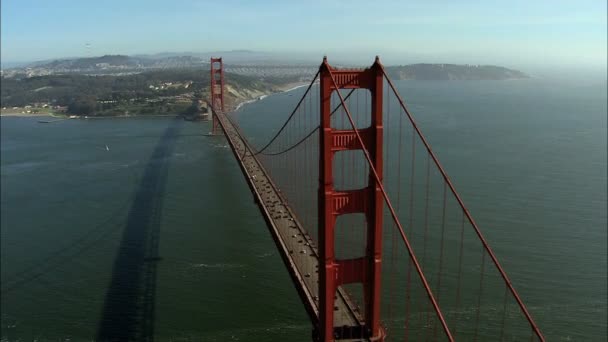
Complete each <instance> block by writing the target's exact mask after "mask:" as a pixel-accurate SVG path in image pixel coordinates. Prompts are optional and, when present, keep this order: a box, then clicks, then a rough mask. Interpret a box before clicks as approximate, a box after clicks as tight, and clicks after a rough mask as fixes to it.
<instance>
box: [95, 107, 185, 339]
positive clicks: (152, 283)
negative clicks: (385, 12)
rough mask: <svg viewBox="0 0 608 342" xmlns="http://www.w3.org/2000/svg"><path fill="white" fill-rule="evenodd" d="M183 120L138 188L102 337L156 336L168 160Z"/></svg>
mask: <svg viewBox="0 0 608 342" xmlns="http://www.w3.org/2000/svg"><path fill="white" fill-rule="evenodd" d="M182 122H183V121H182V120H181V119H179V118H178V119H174V120H173V121H171V122H170V124H169V127H168V128H167V129H166V130H165V132H164V134H163V135H162V137H161V138H160V140H159V141H158V143H157V144H156V147H155V148H154V151H153V153H152V156H151V158H150V160H149V161H148V163H147V165H146V167H145V169H144V173H143V176H142V179H141V182H140V184H139V186H138V188H137V190H136V193H135V196H134V199H133V203H132V205H131V209H130V210H129V214H128V217H127V220H126V224H125V227H124V231H123V235H122V240H121V242H120V246H119V247H118V252H117V254H116V258H115V260H114V266H113V270H112V278H111V281H110V284H109V287H108V290H107V292H106V295H105V302H104V306H103V311H102V315H101V319H100V322H99V326H98V330H97V340H98V341H153V340H154V314H155V299H156V298H155V297H156V269H157V265H158V262H159V261H160V260H161V258H160V256H159V255H158V253H159V249H158V247H159V234H160V223H161V211H162V205H163V197H164V194H165V185H166V182H167V173H168V167H169V160H170V157H171V154H172V151H173V149H174V145H175V141H176V140H177V137H178V134H177V133H178V132H179V130H180V127H181V125H182Z"/></svg>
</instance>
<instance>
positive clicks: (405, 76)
mask: <svg viewBox="0 0 608 342" xmlns="http://www.w3.org/2000/svg"><path fill="white" fill-rule="evenodd" d="M386 71H387V73H388V74H389V76H390V77H391V78H393V79H397V80H507V79H519V78H528V77H529V76H528V75H526V74H525V73H523V72H521V71H519V70H513V69H508V68H504V67H500V66H495V65H458V64H411V65H404V66H391V67H386Z"/></svg>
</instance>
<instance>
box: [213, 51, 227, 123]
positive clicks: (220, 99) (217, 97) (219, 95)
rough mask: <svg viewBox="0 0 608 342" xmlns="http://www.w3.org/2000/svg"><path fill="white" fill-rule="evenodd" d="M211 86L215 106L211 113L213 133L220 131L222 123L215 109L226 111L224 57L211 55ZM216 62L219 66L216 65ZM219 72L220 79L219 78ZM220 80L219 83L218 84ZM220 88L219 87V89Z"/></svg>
mask: <svg viewBox="0 0 608 342" xmlns="http://www.w3.org/2000/svg"><path fill="white" fill-rule="evenodd" d="M210 64H211V88H210V91H209V95H210V101H209V102H210V103H211V106H212V107H213V111H212V114H211V121H212V125H211V133H213V134H217V133H219V131H220V129H221V128H220V125H219V122H218V120H217V117H216V115H215V114H214V111H222V112H224V62H223V61H222V58H221V57H220V58H213V57H211V61H210ZM216 64H218V66H217V67H216ZM218 74H219V80H218V79H217V77H218ZM218 81H219V84H218ZM218 88H219V89H218Z"/></svg>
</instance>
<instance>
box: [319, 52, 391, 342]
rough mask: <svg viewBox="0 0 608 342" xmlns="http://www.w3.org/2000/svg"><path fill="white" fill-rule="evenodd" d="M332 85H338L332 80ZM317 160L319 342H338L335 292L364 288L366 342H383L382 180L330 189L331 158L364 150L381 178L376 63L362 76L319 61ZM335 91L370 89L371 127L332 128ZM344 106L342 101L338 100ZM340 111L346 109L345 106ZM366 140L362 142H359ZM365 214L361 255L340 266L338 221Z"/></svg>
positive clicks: (379, 87) (378, 70)
mask: <svg viewBox="0 0 608 342" xmlns="http://www.w3.org/2000/svg"><path fill="white" fill-rule="evenodd" d="M334 76H335V79H336V80H337V81H335V80H334ZM319 77H320V99H321V100H320V108H321V109H320V116H321V124H320V143H319V149H320V156H319V194H318V206H319V252H320V260H319V264H320V265H319V268H320V279H319V294H320V299H319V327H317V328H318V330H319V335H318V336H319V337H320V338H321V340H322V341H334V339H339V338H341V337H342V336H339V330H337V329H334V296H335V295H336V291H337V289H338V287H339V286H341V285H344V284H348V283H360V284H362V285H363V295H364V304H365V312H364V320H365V326H366V329H365V332H364V333H365V335H366V336H365V337H367V338H370V339H373V340H378V341H382V340H384V336H385V333H384V330H383V328H382V326H381V325H380V297H381V293H380V289H381V287H380V285H381V282H380V270H381V265H382V210H383V200H382V192H381V189H380V187H381V182H382V179H381V178H378V177H374V176H373V175H371V174H370V175H368V185H367V187H365V188H364V189H359V190H354V191H341V190H340V189H336V186H335V184H334V167H333V163H332V161H333V158H334V156H335V154H336V153H337V152H340V151H346V150H362V149H363V150H365V148H366V147H367V149H368V151H365V152H366V153H369V155H370V158H371V160H370V163H372V164H373V167H374V169H375V170H377V171H378V172H379V174H382V168H383V165H382V142H383V135H382V130H383V127H382V88H383V80H384V75H383V72H382V66H381V65H380V63H379V61H376V63H374V64H373V65H372V66H371V67H370V68H367V69H364V70H355V69H334V68H333V67H331V66H330V65H329V64H328V63H327V59H324V60H323V64H322V65H321V67H320V75H319ZM339 89H368V90H369V91H370V92H371V97H372V103H371V126H370V127H369V128H367V129H364V130H362V131H361V133H358V132H357V131H356V130H355V129H353V130H336V129H334V128H332V127H331V120H330V117H331V114H332V110H331V95H332V93H333V92H334V91H338V93H339ZM342 100H343V99H342ZM343 106H344V108H346V107H345V105H344V103H343ZM362 136H364V137H365V138H362ZM347 213H363V214H365V218H366V222H367V224H366V226H367V246H366V251H365V255H364V256H362V257H359V258H353V259H345V260H338V259H336V255H335V228H336V219H337V217H338V216H339V215H343V214H347Z"/></svg>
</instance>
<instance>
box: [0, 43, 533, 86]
mask: <svg viewBox="0 0 608 342" xmlns="http://www.w3.org/2000/svg"><path fill="white" fill-rule="evenodd" d="M212 56H214V57H215V56H221V57H222V58H223V59H224V62H225V63H226V64H228V68H230V69H231V70H229V71H231V72H234V73H242V74H245V75H251V74H252V71H251V70H249V69H251V68H252V67H253V68H257V69H259V68H265V69H268V68H278V67H285V66H288V67H294V66H297V67H300V68H301V67H302V66H306V68H305V70H301V71H298V73H299V74H302V75H303V76H305V75H307V74H308V73H309V71H310V70H314V69H316V66H317V65H318V64H317V63H312V62H306V63H304V62H303V61H301V60H300V61H298V60H294V59H292V58H286V57H279V56H278V55H275V54H271V53H265V52H256V51H251V50H231V51H217V52H205V53H194V52H185V53H173V52H161V53H157V54H153V55H134V56H127V55H104V56H98V57H86V58H66V59H57V60H52V61H40V62H34V63H30V64H28V65H26V66H21V67H15V68H11V69H4V70H3V73H2V75H3V76H4V77H13V76H20V77H22V76H26V77H32V76H45V75H54V74H71V73H77V74H88V75H117V74H133V73H141V72H144V71H148V70H163V69H186V68H199V69H200V68H203V69H204V68H207V65H208V63H209V58H210V57H212ZM309 69H310V70H309ZM386 70H387V72H388V73H389V75H390V76H391V77H392V78H393V79H397V80H506V79H519V78H527V77H529V76H528V75H526V74H525V73H523V72H521V71H518V70H513V69H508V68H505V67H501V66H495V65H468V64H467V65H458V64H437V63H436V64H427V63H420V64H409V65H401V66H387V67H386ZM264 73H265V72H260V71H259V70H255V71H253V74H264ZM279 73H280V72H279ZM270 74H274V75H276V72H274V73H270ZM313 74H314V72H313Z"/></svg>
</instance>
